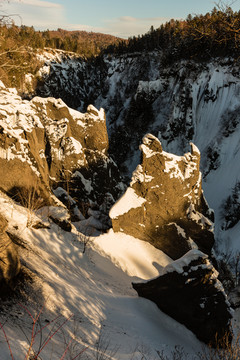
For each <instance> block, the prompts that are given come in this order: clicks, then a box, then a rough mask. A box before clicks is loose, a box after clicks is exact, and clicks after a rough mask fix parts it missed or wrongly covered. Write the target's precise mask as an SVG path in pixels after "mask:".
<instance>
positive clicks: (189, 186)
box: [110, 134, 214, 259]
mask: <svg viewBox="0 0 240 360" xmlns="http://www.w3.org/2000/svg"><path fill="white" fill-rule="evenodd" d="M140 149H141V151H142V164H141V165H138V167H137V168H136V170H135V171H134V173H133V176H132V182H131V183H130V187H128V189H127V191H126V192H125V194H124V195H123V196H122V197H121V198H120V199H119V201H118V202H117V203H116V204H115V205H114V206H113V207H112V208H111V210H110V217H111V219H112V225H113V230H114V231H115V232H118V231H122V232H124V233H126V234H129V235H132V236H134V237H136V238H139V239H142V240H145V241H148V242H150V243H151V244H152V245H153V246H155V247H156V248H158V249H160V250H162V251H164V252H165V253H166V254H167V255H168V256H170V257H171V258H172V259H177V258H179V257H181V256H182V255H184V254H185V253H186V252H187V251H189V250H190V249H193V248H198V249H200V250H201V251H203V252H204V253H207V254H210V252H211V249H212V246H213V243H214V235H213V223H212V221H211V220H213V218H212V213H211V211H210V209H209V208H208V205H207V203H206V200H205V198H204V196H203V191H202V185H201V184H202V177H201V172H200V171H199V163H200V153H199V151H198V149H197V147H196V146H195V145H193V144H191V153H187V154H185V155H184V156H176V155H173V154H169V153H167V152H165V151H163V149H162V146H161V143H160V141H159V140H158V139H157V138H156V137H155V136H153V135H151V134H148V135H146V136H145V137H144V138H143V144H142V145H141V146H140ZM210 218H211V219H210Z"/></svg>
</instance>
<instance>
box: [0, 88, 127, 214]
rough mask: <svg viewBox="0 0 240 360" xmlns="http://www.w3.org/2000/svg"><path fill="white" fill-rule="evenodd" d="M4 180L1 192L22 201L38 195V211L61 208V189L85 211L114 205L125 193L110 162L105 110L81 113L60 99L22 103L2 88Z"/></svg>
mask: <svg viewBox="0 0 240 360" xmlns="http://www.w3.org/2000/svg"><path fill="white" fill-rule="evenodd" d="M0 180H1V185H0V186H1V189H2V190H4V191H5V192H8V193H9V194H11V195H12V196H16V197H17V198H18V200H19V198H20V197H21V195H23V194H24V197H25V198H26V193H24V192H25V191H26V190H27V192H34V193H35V192H36V197H37V198H38V202H41V201H42V203H41V204H40V203H39V206H40V205H41V206H42V205H44V204H46V203H47V204H54V203H56V198H55V197H54V195H53V193H52V189H56V188H58V187H60V188H64V189H65V191H66V192H67V193H68V195H71V196H72V198H75V199H76V201H77V203H78V205H79V207H80V208H81V210H82V211H84V209H85V208H86V209H87V208H88V207H89V206H90V205H91V203H92V204H93V203H94V202H95V203H96V204H98V205H101V204H102V203H104V201H105V199H106V197H108V198H109V197H110V198H111V201H110V203H113V202H114V199H116V198H117V197H118V196H119V193H120V192H121V191H122V188H121V184H120V185H119V180H120V178H119V173H118V169H117V167H116V165H115V163H114V162H113V161H112V159H111V158H109V157H108V134H107V129H106V118H105V113H104V110H103V109H101V110H100V111H98V110H97V109H96V108H95V107H93V106H92V105H90V106H89V107H88V108H87V112H86V113H85V114H82V113H80V112H78V111H75V110H73V109H71V108H68V107H67V106H66V104H65V103H64V102H63V101H62V100H61V99H55V98H40V97H34V98H33V99H32V100H31V101H28V100H22V98H21V97H20V96H18V95H17V93H16V91H15V90H11V89H6V88H4V86H3V85H1V89H0ZM58 194H59V191H58V192H57V193H56V195H58ZM39 198H40V199H41V201H40V200H39ZM84 204H85V205H84ZM85 213H86V215H87V210H86V211H85Z"/></svg>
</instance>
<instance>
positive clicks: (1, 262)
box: [0, 214, 20, 287]
mask: <svg viewBox="0 0 240 360" xmlns="http://www.w3.org/2000/svg"><path fill="white" fill-rule="evenodd" d="M7 224H8V223H7V220H6V219H5V218H4V217H3V216H2V215H1V214H0V287H1V284H2V283H3V282H4V283H9V282H10V281H11V280H12V279H13V278H14V277H15V276H16V275H18V273H19V271H20V261H19V257H18V253H17V250H16V248H15V246H14V244H13V242H12V240H11V239H10V238H9V236H8V235H7V233H6V229H7Z"/></svg>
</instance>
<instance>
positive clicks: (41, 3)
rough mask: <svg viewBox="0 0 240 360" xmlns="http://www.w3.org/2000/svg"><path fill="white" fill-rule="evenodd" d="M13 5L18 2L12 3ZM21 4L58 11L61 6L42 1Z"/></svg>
mask: <svg viewBox="0 0 240 360" xmlns="http://www.w3.org/2000/svg"><path fill="white" fill-rule="evenodd" d="M13 2H14V3H18V1H16V0H15V1H13ZM21 4H24V5H29V6H34V7H41V8H47V9H60V8H62V7H63V6H62V5H61V4H55V3H51V2H49V1H42V0H21Z"/></svg>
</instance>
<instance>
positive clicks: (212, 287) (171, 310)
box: [133, 250, 232, 346]
mask: <svg viewBox="0 0 240 360" xmlns="http://www.w3.org/2000/svg"><path fill="white" fill-rule="evenodd" d="M217 277H218V272H217V271H216V270H215V268H214V267H213V266H212V264H211V263H210V261H209V259H208V256H207V255H205V254H203V253H202V252H201V251H199V250H190V251H189V252H188V253H187V254H186V255H184V256H183V257H182V258H180V259H178V260H176V261H174V262H172V263H170V264H169V265H167V266H166V267H165V268H164V269H163V271H162V273H161V274H160V276H159V277H157V278H155V279H153V280H150V281H146V282H144V283H133V287H134V289H135V290H136V291H137V292H138V294H139V296H142V297H145V298H147V299H150V300H152V301H154V302H155V303H156V304H157V305H158V307H159V308H160V309H161V310H162V311H164V312H165V313H166V314H168V315H170V316H172V317H173V318H174V319H176V320H177V321H179V322H180V323H182V324H184V325H185V326H186V327H188V328H189V329H190V330H191V331H193V333H194V334H195V335H196V336H197V337H198V338H199V339H200V340H201V341H204V342H205V343H207V344H209V343H210V344H211V345H212V346H219V342H221V341H222V345H224V344H225V345H226V346H227V341H229V340H230V341H231V337H232V334H231V321H230V320H231V318H232V310H231V308H230V304H229V302H228V300H227V297H226V294H225V292H224V289H223V287H222V284H221V283H220V281H219V280H218V279H217ZM226 334H228V338H226Z"/></svg>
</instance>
